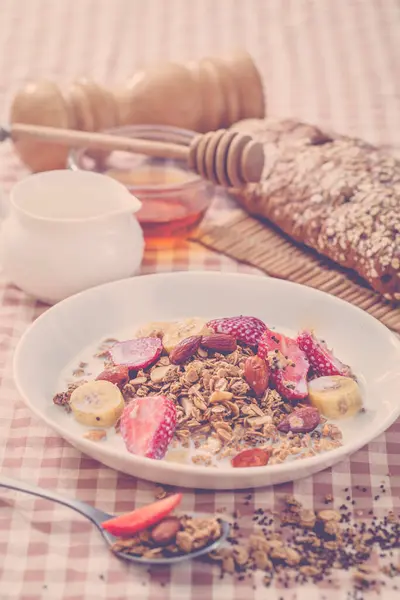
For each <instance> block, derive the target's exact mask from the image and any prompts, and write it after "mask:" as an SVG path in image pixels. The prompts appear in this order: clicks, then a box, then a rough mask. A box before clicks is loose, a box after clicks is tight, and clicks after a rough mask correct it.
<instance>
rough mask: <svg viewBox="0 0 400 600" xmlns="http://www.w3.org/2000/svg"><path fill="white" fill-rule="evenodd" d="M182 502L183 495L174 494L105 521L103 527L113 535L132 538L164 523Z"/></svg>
mask: <svg viewBox="0 0 400 600" xmlns="http://www.w3.org/2000/svg"><path fill="white" fill-rule="evenodd" d="M181 500H182V494H173V495H172V496H167V498H163V499H162V500H158V501H157V502H153V503H152V504H148V505H147V506H142V507H140V508H137V509H136V510H134V511H132V512H130V513H126V514H125V515H121V516H119V517H113V518H112V519H109V520H108V521H103V523H102V524H101V526H102V528H103V529H105V530H106V531H108V533H111V535H115V536H127V535H129V536H130V535H133V534H134V533H137V532H139V531H143V530H144V529H147V528H148V527H151V526H152V525H155V524H156V523H159V522H160V521H162V520H163V519H164V518H165V517H166V516H167V515H169V514H170V513H171V512H172V511H173V510H174V508H176V507H177V506H178V504H180V502H181Z"/></svg>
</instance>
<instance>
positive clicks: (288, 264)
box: [192, 211, 400, 333]
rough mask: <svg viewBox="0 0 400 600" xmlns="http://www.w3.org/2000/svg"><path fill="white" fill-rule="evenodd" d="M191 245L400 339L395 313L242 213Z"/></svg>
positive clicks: (203, 231)
mask: <svg viewBox="0 0 400 600" xmlns="http://www.w3.org/2000/svg"><path fill="white" fill-rule="evenodd" d="M192 239H193V240H195V241H198V242H200V243H201V244H203V245H204V246H207V247H208V248H211V249H212V250H216V251H218V252H222V253H223V254H225V255H227V256H230V257H231V258H235V259H236V260H240V261H242V262H244V263H246V264H249V265H251V266H253V267H257V268H259V269H261V270H263V271H265V272H266V273H268V275H271V276H272V277H279V278H280V279H287V280H289V281H294V282H296V283H302V284H303V285H308V286H310V287H313V288H316V289H318V290H321V291H323V292H328V293H329V294H332V295H333V296H337V297H338V298H342V299H343V300H347V302H351V303H352V304H354V305H355V306H358V307H359V308H362V309H363V310H365V311H367V312H368V313H369V314H370V315H372V316H373V317H375V318H376V319H379V320H380V321H381V322H382V323H383V324H384V325H386V326H387V327H389V328H390V329H393V330H394V331H396V332H397V333H400V308H394V307H393V306H391V305H390V304H388V303H387V302H386V301H385V300H384V299H383V298H381V297H380V296H379V295H378V294H376V293H375V292H374V291H373V290H371V289H370V288H368V287H366V285H364V284H363V282H361V281H357V280H356V279H355V278H353V277H352V275H351V274H350V273H348V272H346V271H344V270H341V269H340V267H338V266H337V265H335V264H334V263H332V262H331V261H329V260H328V259H325V258H323V257H321V256H320V255H318V254H317V253H316V252H313V251H312V250H310V249H308V248H306V247H305V246H302V245H299V244H295V243H294V242H293V241H292V240H290V239H289V238H288V237H287V236H285V235H284V234H282V233H281V232H279V231H278V230H276V229H275V228H274V227H273V226H272V225H270V224H269V223H266V222H262V221H259V220H258V219H254V218H252V217H249V215H247V213H245V212H244V211H240V214H238V215H237V216H235V217H234V218H233V219H231V220H230V221H229V222H227V223H224V224H220V225H212V224H211V225H210V224H208V225H204V226H203V227H201V228H200V229H199V230H198V231H197V232H196V234H194V236H193V237H192Z"/></svg>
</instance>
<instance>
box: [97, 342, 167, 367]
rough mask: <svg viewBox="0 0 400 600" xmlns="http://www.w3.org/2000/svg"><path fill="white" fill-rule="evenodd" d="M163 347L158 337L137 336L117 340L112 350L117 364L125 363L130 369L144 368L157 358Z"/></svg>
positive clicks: (113, 358)
mask: <svg viewBox="0 0 400 600" xmlns="http://www.w3.org/2000/svg"><path fill="white" fill-rule="evenodd" d="M162 349H163V345H162V342H161V340H160V339H159V338H157V337H146V338H137V339H134V340H127V341H125V342H117V343H116V344H114V345H113V346H112V347H111V348H110V350H109V353H110V356H111V359H112V361H113V363H114V364H115V365H124V366H126V367H128V368H129V369H144V368H145V367H148V366H149V365H151V364H152V363H153V362H155V361H156V360H157V358H158V357H159V356H160V354H161V352H162Z"/></svg>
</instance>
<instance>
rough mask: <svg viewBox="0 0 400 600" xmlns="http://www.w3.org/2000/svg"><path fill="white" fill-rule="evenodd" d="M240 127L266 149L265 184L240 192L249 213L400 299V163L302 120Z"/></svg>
mask: <svg viewBox="0 0 400 600" xmlns="http://www.w3.org/2000/svg"><path fill="white" fill-rule="evenodd" d="M233 128H234V129H236V130H240V131H246V132H249V133H250V134H251V135H253V137H254V138H255V139H257V140H259V141H261V142H263V143H264V144H265V153H266V164H265V168H264V172H263V176H262V180H261V182H260V183H257V184H250V185H248V186H247V187H246V188H245V189H244V190H240V191H237V194H236V196H237V198H238V200H239V202H240V203H241V204H242V205H243V206H244V207H245V208H246V209H247V210H248V212H250V213H251V214H253V215H256V216H260V217H265V218H267V219H269V220H270V221H272V222H273V223H274V224H276V225H277V226H278V227H279V228H280V229H282V230H283V231H284V232H285V233H287V234H288V235H289V236H291V237H292V238H293V239H295V240H296V241H299V242H302V243H304V244H306V245H307V246H310V247H311V248H314V249H315V250H317V251H318V252H320V253H321V254H323V255H325V256H327V257H328V258H330V259H332V260H334V261H335V262H337V263H339V264H340V265H342V266H343V267H346V268H349V269H353V270H354V271H356V272H357V273H358V274H359V275H360V276H361V277H363V278H364V279H365V280H366V281H367V282H368V283H369V284H370V285H371V286H372V287H373V288H374V289H375V290H377V291H378V292H380V293H381V294H383V295H384V296H385V298H387V299H389V300H396V301H398V300H400V162H399V161H397V160H396V159H395V158H393V157H392V156H390V155H389V154H388V153H387V152H385V151H383V150H381V149H379V148H376V147H375V146H372V145H371V144H368V143H367V142H364V141H362V140H359V139H355V138H350V137H347V136H343V135H336V134H331V133H326V132H323V131H321V130H320V129H318V128H317V127H315V126H312V125H307V124H305V123H301V122H299V121H294V120H271V119H266V120H258V119H249V120H246V121H241V122H239V123H237V124H236V125H235V126H234V127H233Z"/></svg>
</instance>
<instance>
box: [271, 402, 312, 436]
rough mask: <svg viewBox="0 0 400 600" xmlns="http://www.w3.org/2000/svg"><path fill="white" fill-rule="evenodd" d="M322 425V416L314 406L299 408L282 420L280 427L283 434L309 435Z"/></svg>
mask: <svg viewBox="0 0 400 600" xmlns="http://www.w3.org/2000/svg"><path fill="white" fill-rule="evenodd" d="M319 423H320V414H319V411H318V409H317V408H314V407H313V406H304V407H303V408H297V409H296V410H294V411H293V412H292V413H290V415H288V416H287V417H285V418H284V419H282V421H281V422H280V423H279V425H278V429H279V431H282V433H289V431H291V432H292V433H309V432H310V431H313V430H314V429H315V428H316V427H318V425H319Z"/></svg>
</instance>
